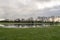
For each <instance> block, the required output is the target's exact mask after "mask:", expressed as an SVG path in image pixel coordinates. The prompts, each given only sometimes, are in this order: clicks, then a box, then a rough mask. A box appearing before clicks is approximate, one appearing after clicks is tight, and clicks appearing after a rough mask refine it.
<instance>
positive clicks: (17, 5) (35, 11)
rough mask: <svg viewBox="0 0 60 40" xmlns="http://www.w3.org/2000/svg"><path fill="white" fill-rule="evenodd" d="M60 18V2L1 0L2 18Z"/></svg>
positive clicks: (52, 0) (0, 10)
mask: <svg viewBox="0 0 60 40" xmlns="http://www.w3.org/2000/svg"><path fill="white" fill-rule="evenodd" d="M53 15H55V16H57V15H58V16H60V0H0V18H25V17H26V18H27V17H37V16H53Z"/></svg>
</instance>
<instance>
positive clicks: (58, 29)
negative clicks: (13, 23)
mask: <svg viewBox="0 0 60 40" xmlns="http://www.w3.org/2000/svg"><path fill="white" fill-rule="evenodd" d="M0 40H60V26H55V27H47V28H0Z"/></svg>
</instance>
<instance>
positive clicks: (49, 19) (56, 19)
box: [0, 16, 60, 22]
mask: <svg viewBox="0 0 60 40" xmlns="http://www.w3.org/2000/svg"><path fill="white" fill-rule="evenodd" d="M0 21H43V22H60V16H51V17H40V16H39V17H37V18H33V17H30V18H27V19H20V18H17V19H0Z"/></svg>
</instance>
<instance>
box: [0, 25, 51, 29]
mask: <svg viewBox="0 0 60 40" xmlns="http://www.w3.org/2000/svg"><path fill="white" fill-rule="evenodd" d="M48 26H50V25H47V24H0V27H4V28H35V27H40V28H41V27H48Z"/></svg>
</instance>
